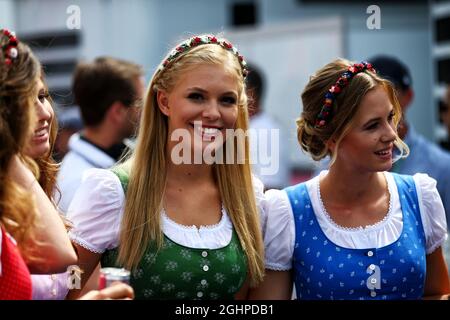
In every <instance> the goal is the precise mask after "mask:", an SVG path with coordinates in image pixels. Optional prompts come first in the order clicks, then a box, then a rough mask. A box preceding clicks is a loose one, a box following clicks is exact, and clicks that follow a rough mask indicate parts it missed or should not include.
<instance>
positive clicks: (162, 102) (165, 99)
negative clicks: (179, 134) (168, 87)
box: [156, 90, 170, 116]
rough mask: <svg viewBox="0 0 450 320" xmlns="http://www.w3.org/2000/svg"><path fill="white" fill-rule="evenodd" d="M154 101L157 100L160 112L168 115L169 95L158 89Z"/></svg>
mask: <svg viewBox="0 0 450 320" xmlns="http://www.w3.org/2000/svg"><path fill="white" fill-rule="evenodd" d="M156 101H157V102H158V107H159V110H161V112H162V113H163V114H164V115H166V116H169V115H170V107H169V95H168V94H167V92H166V91H164V90H158V92H157V93H156Z"/></svg>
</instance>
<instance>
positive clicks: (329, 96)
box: [315, 61, 376, 128]
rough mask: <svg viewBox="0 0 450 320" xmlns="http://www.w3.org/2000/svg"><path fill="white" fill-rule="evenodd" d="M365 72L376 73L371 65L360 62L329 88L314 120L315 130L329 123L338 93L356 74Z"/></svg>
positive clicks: (349, 68)
mask: <svg viewBox="0 0 450 320" xmlns="http://www.w3.org/2000/svg"><path fill="white" fill-rule="evenodd" d="M366 70H369V71H372V72H376V70H375V69H374V68H373V66H372V64H370V63H369V62H366V61H362V62H361V63H355V64H354V65H352V66H350V67H348V69H347V71H345V72H344V73H343V74H342V75H341V76H340V77H339V79H338V80H337V81H336V83H335V84H334V85H333V86H331V88H330V89H329V90H328V92H327V93H326V94H325V102H324V104H323V106H322V109H321V110H320V113H319V115H318V116H317V118H316V124H315V127H316V128H322V127H324V126H325V125H326V124H327V123H328V122H329V120H330V119H331V115H332V113H331V108H332V106H333V103H334V101H335V100H336V98H337V96H338V95H339V93H341V91H342V90H343V89H344V88H345V87H346V86H347V85H348V83H349V82H350V80H351V79H353V77H354V76H355V75H356V74H358V73H360V72H363V71H366Z"/></svg>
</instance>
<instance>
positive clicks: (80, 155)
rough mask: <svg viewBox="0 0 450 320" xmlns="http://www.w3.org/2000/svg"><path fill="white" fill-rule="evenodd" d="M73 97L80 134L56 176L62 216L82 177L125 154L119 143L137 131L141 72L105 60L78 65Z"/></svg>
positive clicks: (132, 66) (123, 63)
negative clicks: (89, 170) (80, 122)
mask: <svg viewBox="0 0 450 320" xmlns="http://www.w3.org/2000/svg"><path fill="white" fill-rule="evenodd" d="M73 93H74V97H75V103H76V104H77V105H78V106H79V107H80V113H81V118H82V120H83V124H84V129H83V130H82V131H81V132H80V133H76V134H74V135H72V136H71V137H70V140H69V152H68V153H67V154H66V156H65V157H64V159H63V161H62V163H61V170H60V172H59V174H58V177H57V183H58V187H59V191H60V193H61V198H60V200H59V203H58V206H59V208H60V210H61V211H62V212H63V213H64V214H66V213H67V210H68V208H69V204H70V202H71V200H72V198H73V196H74V194H75V191H76V190H77V188H78V187H79V185H80V183H81V178H82V175H83V172H84V171H85V170H87V169H90V168H109V167H111V166H112V165H114V164H115V163H116V162H117V161H118V160H119V159H120V157H121V156H122V155H123V153H124V152H125V151H126V149H127V147H126V145H125V144H124V139H126V138H129V137H132V136H133V135H135V133H136V132H137V126H138V123H139V118H140V112H141V106H142V101H143V94H144V80H143V74H142V69H141V67H140V66H139V65H137V64H134V63H131V62H128V61H124V60H120V59H115V58H111V57H99V58H97V59H95V60H94V61H93V62H90V63H84V62H83V63H80V64H78V65H77V67H76V69H75V73H74V77H73Z"/></svg>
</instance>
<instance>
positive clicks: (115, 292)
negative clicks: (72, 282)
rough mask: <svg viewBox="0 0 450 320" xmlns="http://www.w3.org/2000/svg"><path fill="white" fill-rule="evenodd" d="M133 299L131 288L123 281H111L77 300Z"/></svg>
mask: <svg viewBox="0 0 450 320" xmlns="http://www.w3.org/2000/svg"><path fill="white" fill-rule="evenodd" d="M131 299H134V291H133V288H132V287H130V286H129V285H127V284H125V283H123V282H113V283H112V285H111V286H109V287H107V288H105V289H102V290H92V291H89V292H88V293H86V294H85V295H84V296H82V297H80V299H79V300H131Z"/></svg>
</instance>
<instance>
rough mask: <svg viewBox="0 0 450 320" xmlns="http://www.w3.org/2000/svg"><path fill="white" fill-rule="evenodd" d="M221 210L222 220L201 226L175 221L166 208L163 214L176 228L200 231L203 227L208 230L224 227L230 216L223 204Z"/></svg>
mask: <svg viewBox="0 0 450 320" xmlns="http://www.w3.org/2000/svg"><path fill="white" fill-rule="evenodd" d="M220 212H221V215H222V216H221V218H220V221H219V222H218V223H216V224H209V225H201V226H200V227H197V226H196V225H190V226H187V225H184V224H180V223H178V222H175V221H173V220H172V219H170V218H169V216H168V215H167V213H166V210H165V209H164V208H163V209H162V212H161V214H162V216H163V218H164V219H165V220H166V221H167V222H168V223H169V224H171V225H172V226H174V227H176V228H179V229H182V230H185V231H197V232H198V231H199V230H202V229H203V230H204V229H206V230H209V231H212V230H213V229H217V228H219V227H222V226H223V225H224V224H225V221H226V218H227V217H228V215H227V213H226V211H225V208H224V206H223V204H222V206H221V209H220Z"/></svg>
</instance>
